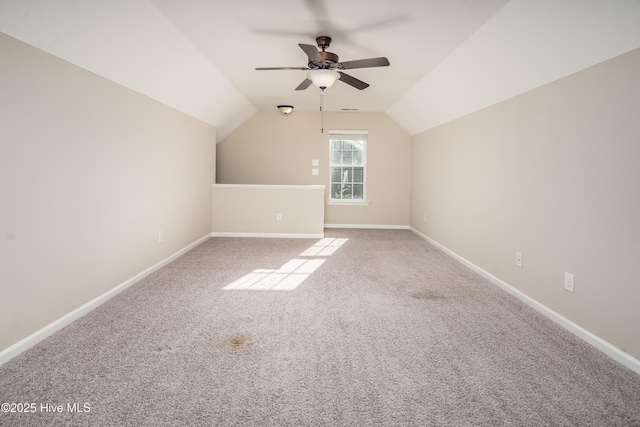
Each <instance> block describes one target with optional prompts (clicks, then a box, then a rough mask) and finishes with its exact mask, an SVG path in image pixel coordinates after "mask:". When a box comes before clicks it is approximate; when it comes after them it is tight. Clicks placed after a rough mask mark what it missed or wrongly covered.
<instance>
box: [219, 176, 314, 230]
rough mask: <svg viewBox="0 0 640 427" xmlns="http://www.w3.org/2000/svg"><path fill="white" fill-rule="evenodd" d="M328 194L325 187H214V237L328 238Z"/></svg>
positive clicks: (226, 185)
mask: <svg viewBox="0 0 640 427" xmlns="http://www.w3.org/2000/svg"><path fill="white" fill-rule="evenodd" d="M324 193H325V187H324V186H323V185H304V186H303V185H247V184H214V185H213V220H212V231H213V235H214V236H216V235H218V236H225V235H233V236H264V237H307V238H310V237H324ZM278 214H280V219H278Z"/></svg>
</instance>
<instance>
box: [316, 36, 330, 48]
mask: <svg viewBox="0 0 640 427" xmlns="http://www.w3.org/2000/svg"><path fill="white" fill-rule="evenodd" d="M316 43H317V44H318V47H319V48H320V49H322V51H323V52H324V50H325V49H326V48H328V47H329V46H330V45H331V37H329V36H320V37H316Z"/></svg>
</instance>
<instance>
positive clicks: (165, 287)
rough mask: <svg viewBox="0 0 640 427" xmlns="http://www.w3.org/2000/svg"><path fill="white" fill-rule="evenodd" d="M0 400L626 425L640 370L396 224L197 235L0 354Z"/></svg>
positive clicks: (350, 418)
mask: <svg viewBox="0 0 640 427" xmlns="http://www.w3.org/2000/svg"><path fill="white" fill-rule="evenodd" d="M0 401H2V402H22V403H36V404H37V405H38V406H37V411H36V412H35V413H0V425H10V426H31V425H33V426H36V425H37V426H42V425H46V426H49V425H87V426H88V425H101V426H129V425H130V426H142V425H150V426H151V425H153V426H162V425H202V426H205V425H206V426H217V425H220V426H325V425H327V426H395V425H398V426H640V376H638V375H637V374H635V373H634V372H632V371H630V370H628V369H627V368H624V367H623V366H621V365H619V364H618V363H616V362H615V361H613V360H611V359H610V358H608V357H607V356H605V355H603V354H601V353H600V352H599V351H597V350H596V349H594V348H593V347H591V346H590V345H588V344H586V343H585V342H583V341H581V340H579V339H577V338H576V337H574V336H573V335H571V334H569V333H568V332H566V331H564V330H563V329H561V328H560V327H558V326H557V325H555V324H554V323H552V322H551V321H549V320H548V319H546V318H544V317H542V316H541V315H539V314H538V313H536V312H535V311H533V310H532V309H530V308H529V307H527V306H526V305H524V304H523V303H521V302H520V301H518V300H517V299H515V298H514V297H512V296H511V295H509V294H507V293H506V292H504V291H502V290H501V289H499V288H497V287H496V286H495V285H493V284H490V283H488V282H487V281H486V280H484V279H483V278H481V277H480V276H478V275H477V274H475V273H474V272H472V271H470V270H468V269H467V268H465V267H464V266H462V265H461V264H459V263H458V262H456V261H454V260H452V259H451V258H449V257H447V256H446V255H444V254H442V253H441V252H439V251H438V250H436V249H435V248H433V247H432V246H430V245H429V244H428V243H427V242H425V241H424V240H422V239H420V238H419V237H418V236H416V235H415V234H413V233H411V232H409V231H403V230H340V229H335V230H331V229H330V230H326V238H325V239H322V240H320V239H253V238H251V239H241V238H212V239H209V240H208V241H206V242H205V243H203V244H201V245H200V246H198V247H196V248H195V249H193V250H192V251H190V252H189V253H187V254H186V255H184V256H183V257H181V258H179V259H177V260H176V261H174V262H173V263H171V264H169V265H168V266H166V267H164V268H162V269H161V270H159V271H157V272H156V273H154V274H152V275H150V276H148V277H147V278H145V279H144V280H142V281H140V282H138V283H137V284H135V285H134V286H132V287H131V288H129V289H127V290H126V291H124V292H122V293H121V294H119V295H117V296H116V297H114V298H113V299H111V300H109V301H108V302H106V303H105V304H103V305H102V306H100V307H99V308H97V309H96V310H94V311H92V312H91V313H89V314H88V315H86V316H84V317H83V318H81V319H79V320H77V321H76V322H74V323H73V324H71V325H69V326H68V327H66V328H64V329H63V330H61V331H59V332H58V333H56V334H54V335H52V336H51V337H49V338H48V339H46V340H44V341H43V342H41V343H40V344H38V345H36V346H35V347H33V348H32V349H30V350H28V351H26V352H25V353H23V354H21V355H20V356H18V357H16V358H14V359H13V360H11V361H9V362H8V363H6V364H5V365H4V366H2V367H0ZM47 403H48V404H52V405H64V410H63V411H62V413H58V412H55V413H52V412H47V411H43V410H42V407H41V405H42V404H47ZM69 403H71V404H74V403H78V404H79V405H78V406H76V408H78V409H86V408H87V406H85V404H87V405H88V409H89V412H82V413H80V412H70V411H68V410H67V409H69V408H67V406H66V405H67V404H69ZM72 408H73V407H72Z"/></svg>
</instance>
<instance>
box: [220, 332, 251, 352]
mask: <svg viewBox="0 0 640 427" xmlns="http://www.w3.org/2000/svg"><path fill="white" fill-rule="evenodd" d="M252 345H253V340H252V339H251V335H249V334H234V335H231V336H229V337H227V338H225V339H224V340H222V346H223V347H224V348H225V349H226V350H227V351H229V352H231V353H238V352H241V351H243V350H245V349H247V348H249V347H251V346H252Z"/></svg>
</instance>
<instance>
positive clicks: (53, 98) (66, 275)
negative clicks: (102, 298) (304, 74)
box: [0, 34, 216, 351]
mask: <svg viewBox="0 0 640 427" xmlns="http://www.w3.org/2000/svg"><path fill="white" fill-rule="evenodd" d="M0 52H2V61H0V93H2V96H0V351H1V350H2V349H5V348H7V347H9V346H11V345H13V344H14V343H16V342H18V341H19V340H21V339H23V338H25V337H27V336H28V335H30V334H32V333H34V332H36V331H37V330H39V329H40V328H42V327H44V326H46V325H48V324H50V323H51V322H53V321H55V320H57V319H59V318H61V317H62V316H64V315H66V314H68V313H70V312H72V311H73V310H75V309H77V308H78V307H80V306H82V305H83V304H85V303H87V302H88V301H91V300H92V299H94V298H96V297H97V296H99V295H101V294H103V293H104V292H106V291H108V290H110V289H112V288H114V287H116V286H118V285H119V284H121V283H122V282H124V281H126V280H128V279H130V278H132V277H133V276H135V275H137V274H138V273H140V272H142V271H143V270H145V269H147V268H149V267H151V266H152V265H154V264H155V263H157V262H159V261H161V260H163V259H165V258H167V257H168V256H170V255H172V254H174V253H175V252H177V251H179V250H180V249H182V248H184V247H186V246H188V245H189V244H191V243H193V242H194V241H197V240H198V239H200V238H202V237H203V236H207V235H208V234H209V233H210V232H211V184H212V183H213V181H214V176H215V140H216V129H215V128H214V127H213V126H211V125H208V124H205V123H203V122H201V121H199V120H196V119H194V118H192V117H189V116H187V115H186V114H184V113H181V112H178V111H176V110H174V109H172V108H170V107H167V106H166V105H163V104H160V103H158V102H157V101H154V100H151V99H150V98H147V97H145V96H143V95H140V94H139V93H136V92H133V91H131V90H129V89H126V88H124V87H122V86H119V85H118V84H115V83H113V82H110V81H108V80H106V79H104V78H102V77H99V76H97V75H95V74H92V73H90V72H88V71H86V70H83V69H81V68H79V67H76V66H74V65H71V64H69V63H68V62H65V61H63V60H61V59H59V58H56V57H53V56H51V55H49V54H47V53H44V52H42V51H40V50H38V49H36V48H33V47H31V46H29V45H26V44H24V43H22V42H19V41H17V40H15V39H13V38H11V37H8V36H6V35H4V34H0ZM159 231H163V237H164V239H163V241H162V242H161V243H159V242H158V233H159Z"/></svg>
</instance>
